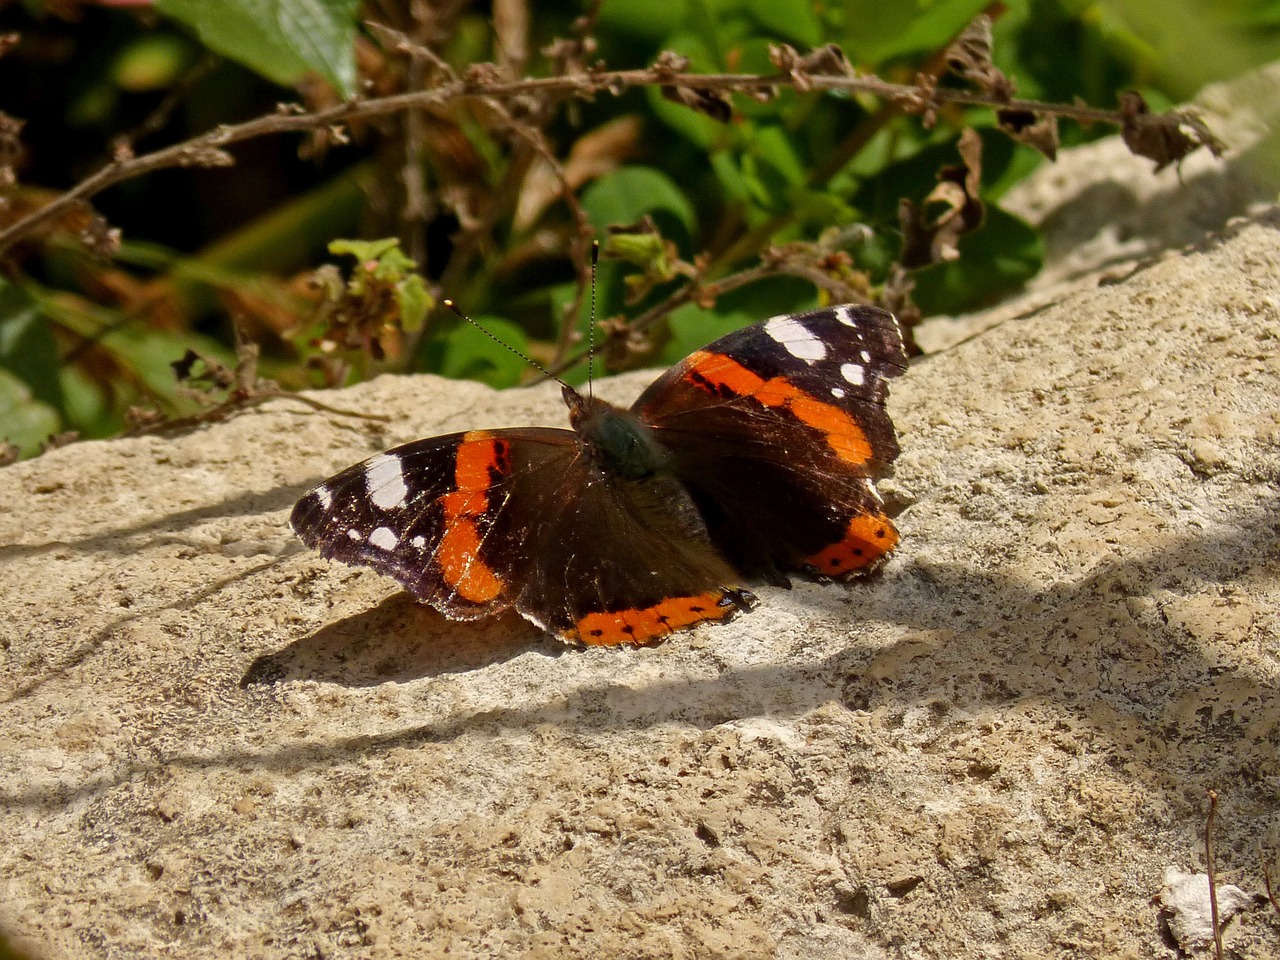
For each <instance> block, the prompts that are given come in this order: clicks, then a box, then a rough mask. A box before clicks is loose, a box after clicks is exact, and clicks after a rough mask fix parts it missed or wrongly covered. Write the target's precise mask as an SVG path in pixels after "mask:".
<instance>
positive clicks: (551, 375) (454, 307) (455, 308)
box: [440, 299, 573, 390]
mask: <svg viewBox="0 0 1280 960" xmlns="http://www.w3.org/2000/svg"><path fill="white" fill-rule="evenodd" d="M440 302H441V303H443V304H444V305H445V306H446V307H448V308H449V309H450V310H452V311H453V312H454V313H456V314H457V315H458V316H460V317H461V318H462V319H463V320H465V321H467V323H469V324H471V325H472V326H473V327H475V328H476V329H477V330H479V331H480V332H481V333H483V334H484V335H485V336H486V337H488V338H489V339H490V340H492V341H493V342H494V343H496V344H498V346H500V347H502V348H503V349H504V350H510V351H511V352H512V353H514V354H515V355H516V356H517V357H519V358H520V359H521V360H523V361H524V362H525V363H527V364H528V365H529V366H531V367H533V368H534V369H535V370H537V371H539V372H540V373H541V374H542V375H543V376H544V377H546V378H547V379H549V380H554V381H555V382H556V383H558V384H560V386H562V387H569V384H567V383H565V382H564V381H563V380H561V379H560V378H559V377H557V376H556V375H555V374H554V373H552V372H551V371H550V370H548V369H547V368H546V367H544V366H543V365H542V364H540V363H539V362H538V361H537V360H534V359H533V358H532V357H530V356H528V355H526V354H523V353H521V352H520V351H519V350H517V349H516V348H515V347H513V346H512V345H511V344H509V343H507V342H505V341H503V340H499V339H498V338H497V337H495V336H494V335H493V333H492V331H490V330H486V329H485V328H484V325H483V324H479V323H477V322H476V321H474V320H472V319H471V318H470V317H468V316H467V315H466V314H465V313H463V312H462V311H461V310H459V309H458V305H457V304H456V303H454V302H453V301H452V300H447V299H446V300H441V301H440ZM569 389H570V390H572V389H573V387H569Z"/></svg>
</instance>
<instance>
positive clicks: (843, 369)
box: [840, 363, 867, 387]
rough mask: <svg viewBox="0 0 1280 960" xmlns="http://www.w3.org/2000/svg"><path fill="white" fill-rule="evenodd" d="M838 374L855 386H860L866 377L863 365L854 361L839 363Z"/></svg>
mask: <svg viewBox="0 0 1280 960" xmlns="http://www.w3.org/2000/svg"><path fill="white" fill-rule="evenodd" d="M840 376H842V377H844V378H845V379H846V380H848V381H849V382H850V383H852V384H853V385H854V386H855V387H860V386H862V385H863V383H865V382H866V379H867V371H866V369H865V368H864V367H861V366H859V365H858V364H856V363H842V364H841V365H840Z"/></svg>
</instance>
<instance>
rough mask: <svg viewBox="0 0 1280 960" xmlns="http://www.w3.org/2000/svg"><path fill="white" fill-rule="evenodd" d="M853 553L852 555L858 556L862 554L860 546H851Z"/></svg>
mask: <svg viewBox="0 0 1280 960" xmlns="http://www.w3.org/2000/svg"><path fill="white" fill-rule="evenodd" d="M853 555H854V556H855V557H860V556H862V548H861V547H854V548H853Z"/></svg>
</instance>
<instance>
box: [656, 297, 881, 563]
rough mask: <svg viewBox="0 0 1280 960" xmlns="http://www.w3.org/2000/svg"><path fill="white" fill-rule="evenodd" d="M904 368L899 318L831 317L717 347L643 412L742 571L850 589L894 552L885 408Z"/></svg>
mask: <svg viewBox="0 0 1280 960" xmlns="http://www.w3.org/2000/svg"><path fill="white" fill-rule="evenodd" d="M905 368H906V354H905V351H904V349H903V344H902V336H901V333H900V332H899V330H898V327H897V323H896V321H895V320H894V319H893V317H892V315H891V314H888V313H886V312H885V311H883V310H879V309H876V308H874V307H865V306H854V305H848V306H841V307H832V308H829V309H824V310H816V311H812V312H810V313H805V314H796V315H785V316H781V317H775V318H773V319H771V320H767V321H765V322H764V323H762V324H759V325H758V326H756V327H748V328H746V329H744V330H740V331H737V332H736V333H732V334H730V335H728V336H727V337H723V338H721V339H720V340H717V341H716V342H715V343H713V344H711V345H710V346H708V347H706V348H704V349H703V350H699V351H697V352H695V353H694V354H692V355H691V356H690V357H688V358H687V359H686V360H684V361H683V362H682V363H680V364H678V365H677V366H675V367H674V368H672V370H670V371H669V372H668V373H667V374H666V375H664V376H663V377H661V378H659V379H658V380H657V381H656V382H655V383H654V384H653V385H651V386H650V387H649V389H648V390H646V391H645V392H644V394H643V395H642V396H641V397H640V399H639V400H638V401H637V402H636V405H635V407H634V408H633V409H634V410H635V411H636V412H637V413H638V414H639V415H640V416H641V417H642V418H644V419H645V420H646V421H647V422H648V423H649V424H650V425H651V426H652V427H653V429H654V433H655V435H656V437H657V438H658V441H659V442H660V443H662V444H663V446H664V447H666V448H667V449H668V450H670V451H671V463H672V467H673V469H674V471H675V473H676V475H677V476H679V477H680V478H681V480H682V481H684V483H685V484H686V485H687V486H688V487H689V489H690V491H691V493H692V494H693V496H694V499H695V501H696V502H697V503H698V506H699V508H700V509H701V510H702V512H703V514H704V516H705V517H706V519H707V523H708V525H709V527H710V529H711V532H712V535H713V538H714V540H715V542H716V543H717V544H718V545H720V547H721V548H722V549H723V550H724V551H725V553H726V554H727V555H728V556H729V558H730V559H731V560H732V561H733V562H734V563H735V564H737V565H738V566H740V567H741V568H743V569H744V570H746V571H748V572H751V573H756V574H760V575H764V576H766V577H768V578H770V579H772V580H774V581H777V582H782V581H783V580H784V578H783V577H782V572H783V571H786V570H800V571H804V572H808V573H813V574H817V575H820V576H826V577H836V578H843V577H847V576H851V575H854V574H857V573H861V572H865V571H866V570H868V569H870V568H872V567H874V566H875V564H876V563H877V562H878V561H879V560H880V559H881V558H882V557H884V556H885V555H887V554H888V552H889V551H891V550H892V549H893V547H894V545H895V544H896V543H897V539H898V537H897V531H896V530H894V528H893V524H892V523H891V522H890V521H889V519H888V517H887V516H885V514H884V508H883V506H882V505H881V503H880V498H879V496H878V495H877V493H876V490H875V487H874V480H875V479H876V478H878V477H880V476H883V475H885V474H886V473H887V472H888V470H889V468H890V464H891V463H892V461H893V460H894V458H896V457H897V455H898V443H897V439H896V437H895V435H894V430H893V423H892V421H891V420H890V419H889V415H888V412H887V411H886V410H885V408H884V400H885V395H886V392H887V382H888V380H890V379H891V378H893V377H896V376H898V375H900V374H901V373H902V372H903V370H905Z"/></svg>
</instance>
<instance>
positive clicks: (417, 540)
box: [409, 537, 427, 550]
mask: <svg viewBox="0 0 1280 960" xmlns="http://www.w3.org/2000/svg"><path fill="white" fill-rule="evenodd" d="M409 542H410V543H412V544H413V545H414V546H415V547H417V548H418V549H419V550H421V549H422V548H423V547H425V546H426V545H427V538H426V537H414V538H413V539H412V540H410V541H409Z"/></svg>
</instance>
